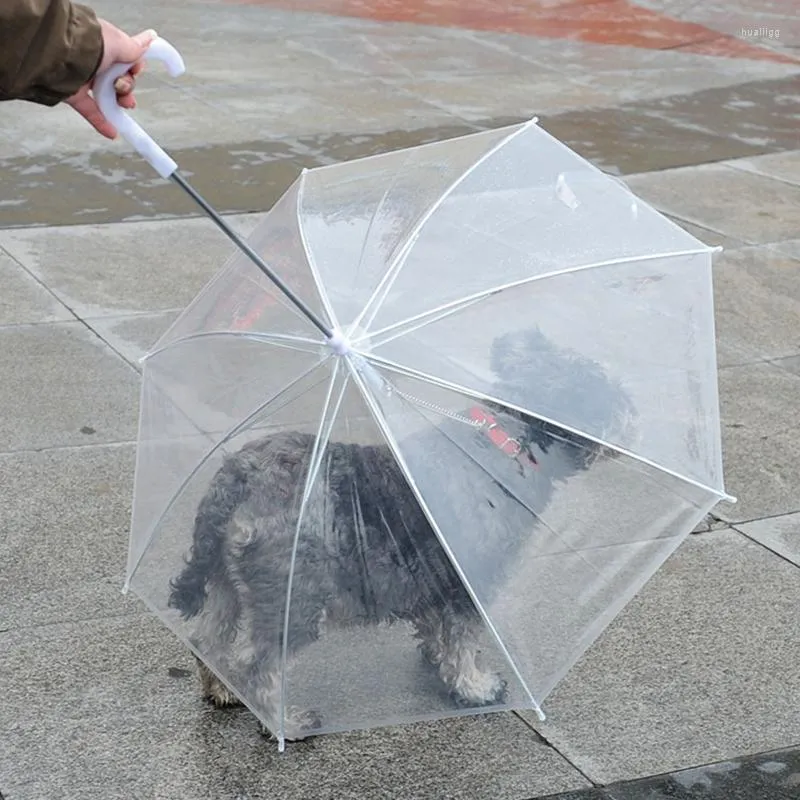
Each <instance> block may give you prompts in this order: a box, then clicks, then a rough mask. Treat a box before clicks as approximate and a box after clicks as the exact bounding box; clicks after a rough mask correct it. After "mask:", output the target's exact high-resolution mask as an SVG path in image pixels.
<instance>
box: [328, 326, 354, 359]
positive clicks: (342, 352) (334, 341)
mask: <svg viewBox="0 0 800 800" xmlns="http://www.w3.org/2000/svg"><path fill="white" fill-rule="evenodd" d="M328 347H330V348H331V350H333V352H334V353H336V355H337V356H346V355H347V354H348V353H349V352H350V342H348V341H347V339H346V338H345V337H344V336H343V335H342V332H341V331H339V330H334V332H333V334H332V335H331V337H330V339H328Z"/></svg>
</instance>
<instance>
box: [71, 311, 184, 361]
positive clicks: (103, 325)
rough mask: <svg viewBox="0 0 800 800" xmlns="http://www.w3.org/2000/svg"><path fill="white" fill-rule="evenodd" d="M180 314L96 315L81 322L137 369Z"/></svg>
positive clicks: (174, 312)
mask: <svg viewBox="0 0 800 800" xmlns="http://www.w3.org/2000/svg"><path fill="white" fill-rule="evenodd" d="M179 314H180V311H178V310H175V311H162V312H159V313H157V314H134V315H133V316H127V317H98V318H96V319H86V320H84V322H85V323H86V324H87V325H88V326H89V327H90V328H91V329H92V330H93V331H95V332H96V333H97V335H98V336H99V337H100V338H101V339H102V340H103V341H104V342H106V343H107V344H108V345H109V346H110V347H112V348H113V349H114V350H115V351H116V352H117V353H119V354H120V355H121V356H122V357H123V358H124V359H125V360H126V361H128V363H130V364H131V366H133V367H134V368H135V369H137V370H139V369H141V367H140V364H139V360H140V359H141V358H143V357H144V356H145V355H146V354H147V353H148V352H149V351H150V349H151V348H152V347H153V345H154V344H155V343H156V342H157V341H158V340H159V339H160V338H161V336H162V335H163V334H164V333H166V331H167V329H168V328H169V326H170V325H172V323H173V322H174V321H175V320H176V319H177V317H178V315H179Z"/></svg>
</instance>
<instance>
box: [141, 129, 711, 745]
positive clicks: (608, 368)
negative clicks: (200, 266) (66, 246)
mask: <svg viewBox="0 0 800 800" xmlns="http://www.w3.org/2000/svg"><path fill="white" fill-rule="evenodd" d="M248 243H249V245H250V246H251V247H252V248H253V250H255V251H256V252H257V253H258V255H259V256H261V257H262V258H263V260H264V261H265V262H266V263H267V264H268V265H269V266H270V267H271V268H272V269H273V270H274V271H275V273H276V274H278V275H279V276H280V277H281V279H282V281H283V282H284V283H285V284H286V286H288V287H289V288H290V289H291V290H292V291H293V292H294V294H295V295H296V296H297V297H298V298H301V299H302V301H303V303H304V304H305V306H306V308H307V309H309V310H310V311H311V312H312V313H313V314H315V315H317V316H318V317H319V319H320V320H323V321H324V323H325V326H323V327H327V328H329V329H330V330H331V331H333V332H334V336H333V337H332V338H331V339H329V340H326V339H325V337H324V336H323V335H321V334H320V332H319V330H318V327H319V326H318V327H315V326H314V325H312V324H311V323H310V322H309V320H308V318H307V315H304V314H301V313H298V311H297V309H296V308H295V306H294V305H293V304H292V303H290V302H288V301H287V300H286V299H285V297H284V296H283V294H281V292H279V291H277V290H276V289H275V288H274V286H273V284H271V283H270V281H269V280H268V279H267V277H265V275H264V274H262V272H260V271H259V270H258V269H256V268H255V267H254V266H253V264H252V262H251V261H250V260H249V259H248V258H246V257H245V256H244V255H242V254H240V253H237V254H236V255H234V256H233V257H232V258H231V259H230V261H229V262H228V264H227V265H225V266H224V268H223V269H222V270H221V272H220V273H219V274H218V275H217V276H216V277H215V278H214V279H213V280H212V281H211V282H210V283H209V284H208V286H206V287H205V289H204V290H203V291H202V292H201V293H200V295H199V296H198V297H197V298H196V299H195V301H194V302H193V303H192V304H191V305H190V306H189V307H188V308H187V309H186V310H185V312H184V313H183V314H182V315H181V316H180V317H179V318H178V320H177V321H176V322H175V323H174V325H173V326H172V327H171V328H170V330H169V331H168V332H167V333H166V334H165V335H164V336H163V337H162V339H161V340H160V341H159V342H158V343H157V345H156V346H155V347H154V349H153V350H152V352H151V353H150V354H149V355H148V356H147V357H146V359H145V360H144V371H143V389H142V403H141V421H140V434H139V448H138V460H137V469H136V482H135V497H134V508H133V523H132V532H131V540H130V554H129V563H128V578H127V585H128V586H130V587H131V588H132V589H133V590H134V591H135V592H136V593H137V594H138V595H139V596H140V597H141V598H142V599H143V600H144V601H145V602H146V603H147V604H148V605H149V606H150V608H151V609H152V610H153V611H155V613H156V614H158V615H159V616H160V617H161V618H162V619H163V620H164V621H165V623H166V624H167V625H169V626H170V628H171V629H172V630H173V631H175V633H176V634H177V635H178V636H180V637H181V639H183V640H184V641H185V642H186V643H187V644H188V645H189V646H190V647H191V648H192V649H193V650H194V652H195V654H196V655H198V657H199V658H200V659H201V660H202V661H203V662H204V663H205V664H206V665H207V667H208V668H209V669H210V670H212V671H213V673H215V674H216V675H217V676H218V678H219V679H221V681H222V682H224V684H225V685H226V686H227V687H229V688H230V690H231V691H232V692H233V693H235V694H236V695H237V696H238V697H239V698H240V699H241V700H243V701H244V702H245V703H246V704H247V705H248V706H249V707H250V708H251V709H252V711H253V712H254V713H255V714H256V715H257V716H259V718H260V719H261V721H262V722H263V723H264V724H265V725H266V726H267V727H268V728H269V729H270V730H272V732H273V733H275V734H276V735H277V737H278V739H279V741H280V743H281V745H282V743H283V740H284V738H290V735H293V734H291V732H289V730H288V726H289V725H290V718H291V714H292V713H294V712H292V711H290V710H291V709H294V708H300V709H313V710H314V712H315V713H314V715H313V719H312V717H303V719H305V720H306V722H307V727H308V731H310V732H313V731H334V730H344V729H352V728H359V727H366V726H371V725H378V724H389V723H396V722H401V721H411V720H419V719H426V718H433V717H440V716H447V715H451V714H460V713H472V712H475V711H477V710H485V709H488V710H498V709H504V708H533V709H535V710H536V711H537V712H539V713H540V715H541V708H540V704H541V702H542V700H543V698H544V697H546V695H547V694H548V692H549V691H550V690H551V689H552V688H553V687H554V686H555V684H556V683H557V682H558V681H559V680H560V679H561V678H562V677H563V676H564V674H565V673H566V672H567V671H568V670H569V668H570V667H571V666H572V665H573V664H574V663H575V661H576V660H577V659H578V658H579V657H580V656H581V654H582V653H584V652H585V650H586V649H587V648H588V647H589V645H590V644H591V643H592V641H594V639H595V638H596V637H597V636H598V635H599V634H600V633H601V631H602V630H603V629H604V628H605V626H606V625H607V624H608V623H609V622H610V621H611V620H612V619H613V618H614V616H615V615H616V614H617V613H618V612H619V610H620V609H621V608H622V607H623V606H624V605H625V603H626V602H627V601H628V600H630V598H631V597H632V596H633V595H634V594H635V593H636V592H637V591H638V590H639V589H640V588H641V586H642V585H643V584H644V583H645V582H646V581H647V580H648V579H649V578H650V577H651V576H652V574H653V573H654V572H655V571H656V570H657V569H658V567H659V566H660V565H661V564H662V563H663V562H664V560H665V559H666V558H667V557H668V556H669V555H670V554H671V553H672V552H673V551H674V550H675V548H676V547H677V546H678V545H679V544H680V543H681V541H682V540H683V539H684V538H685V536H686V535H687V534H688V533H689V532H690V531H691V530H692V528H693V527H694V526H695V525H696V524H697V522H698V521H699V520H701V519H702V518H703V516H704V515H705V514H706V513H707V512H708V511H709V510H710V509H711V508H712V507H713V506H714V505H715V504H716V503H717V502H718V501H719V500H720V499H723V498H726V497H727V495H726V493H725V490H724V487H723V474H722V463H721V447H720V425H719V411H718V398H717V383H716V356H715V343H714V323H713V298H712V284H711V256H712V252H713V250H712V248H709V247H707V246H706V245H704V244H702V243H701V242H699V241H698V240H696V239H695V238H694V237H692V236H691V235H689V234H688V233H686V232H685V231H684V230H682V229H681V228H679V227H678V226H676V225H675V224H673V223H672V222H671V221H669V220H667V219H666V218H665V217H663V216H662V215H660V214H659V213H658V212H657V211H655V210H654V209H653V208H651V207H649V206H648V205H646V204H645V203H643V202H642V201H640V200H638V199H637V198H636V197H635V196H634V195H632V194H631V193H630V191H629V190H628V189H627V188H626V187H625V186H624V185H622V184H621V183H620V182H619V181H617V180H615V179H613V178H611V177H609V176H607V175H605V174H603V173H602V172H600V171H599V170H597V169H596V168H595V167H593V166H592V165H590V164H589V163H587V162H586V161H585V160H583V159H582V158H580V157H579V156H578V155H577V154H575V153H574V152H572V151H571V150H570V149H569V148H567V147H566V146H564V145H563V144H561V143H560V142H558V141H557V140H555V139H554V138H553V137H551V136H550V135H548V134H547V133H546V132H545V131H543V130H542V129H541V128H539V127H538V126H537V125H536V124H535V123H534V122H530V123H526V124H522V125H517V126H512V127H508V128H503V129H498V130H492V131H487V132H484V133H479V134H475V135H471V136H466V137H461V138H458V139H453V140H449V141H443V142H439V143H435V144H430V145H425V146H422V147H416V148H411V149H407V150H401V151H396V152H391V153H386V154H383V155H378V156H373V157H370V158H365V159H360V160H357V161H351V162H347V163H342V164H336V165H333V166H329V167H322V168H319V169H314V170H310V171H306V172H304V173H303V174H302V175H301V176H300V177H299V178H298V180H297V181H296V182H295V183H294V185H293V186H292V187H291V188H290V189H289V190H288V191H287V193H286V194H285V196H284V197H283V198H282V199H281V200H280V201H279V202H278V204H277V205H276V206H275V207H274V208H273V209H272V210H271V211H270V213H269V214H268V215H267V216H266V218H265V219H264V221H263V222H262V223H261V224H260V225H259V227H258V228H257V229H256V230H255V232H254V233H253V234H252V235H251V237H250V238H249V240H248ZM209 521H210V522H209ZM204 526H205V527H204ZM209 526H210V527H209ZM207 528H208V530H211V529H213V531H214V532H215V533H214V535H213V536H212V535H211V534H209V533H208V530H207ZM204 531H205V533H204ZM204 536H205V537H206V538H205V539H204V538H203V537H204ZM215 537H216V538H215ZM212 539H213V540H214V541H211V540H212ZM192 570H195V573H192ZM197 570H200V572H197ZM202 570H205V572H202ZM192 575H194V578H193V577H192ZM198 576H199V577H198ZM192 580H194V584H192ZM182 581H183V583H182ZM198 581H199V583H198ZM189 584H192V586H191V587H190V586H189ZM192 587H193V589H194V590H196V591H195V596H194V598H193V599H191V600H189V599H187V598H188V596H189V594H190V593H191V592H190V589H191V588H192ZM181 592H183V595H181ZM220 598H222V599H220ZM451 617H454V618H456V619H458V620H462V621H463V620H467V621H468V622H469V624H467V625H466V628H467V629H468V630H466V632H464V631H461V629H460V628H458V626H457V625H454V624H451V622H447V620H450V619H451ZM459 631H460V632H459ZM420 641H421V642H422V648H421V649H422V651H423V655H425V656H426V657H427V658H426V659H421V658H420V656H419V654H418V652H417V645H418V644H419V643H420ZM254 653H257V655H254ZM479 658H480V660H482V662H483V663H482V665H481V666H478V665H477V661H476V660H477V659H479ZM265 660H266V661H268V662H269V669H265V670H261V671H260V670H259V668H258V662H260V661H265ZM451 662H452V663H451ZM431 665H432V666H433V667H434V669H433V670H431V669H430V667H431ZM448 665H449V666H448ZM450 667H452V670H451V672H453V673H454V674H450V673H448V669H450ZM442 681H444V688H445V689H446V691H443V690H442V683H441V682H442ZM300 727H301V728H302V727H303V725H300ZM295 733H296V731H295Z"/></svg>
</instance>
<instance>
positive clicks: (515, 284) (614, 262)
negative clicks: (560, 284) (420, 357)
mask: <svg viewBox="0 0 800 800" xmlns="http://www.w3.org/2000/svg"><path fill="white" fill-rule="evenodd" d="M713 249H714V248H713V247H704V248H693V249H691V250H677V251H674V252H671V253H657V254H647V255H638V256H621V257H619V258H611V259H606V260H604V261H594V262H592V263H590V264H583V265H580V266H574V267H562V268H560V269H557V270H551V271H550V272H543V273H541V274H540V275H529V276H527V277H525V278H520V279H519V280H516V281H509V282H508V283H504V284H500V285H498V286H493V287H491V288H489V289H482V290H481V291H479V292H475V293H474V294H471V295H467V296H466V297H462V298H459V299H458V300H451V301H450V302H448V303H444V304H442V305H440V306H437V307H436V308H432V309H429V310H427V311H422V312H420V313H419V314H415V315H414V316H412V317H407V318H406V319H403V320H400V321H399V322H393V323H392V324H391V325H387V326H386V327H385V328H380V329H378V330H377V331H370V332H368V333H365V334H363V335H362V336H360V337H359V338H358V339H356V340H354V341H353V342H352V344H353V345H354V346H356V345H358V343H359V342H361V341H363V340H365V339H370V340H372V346H373V347H377V346H378V345H379V344H386V343H387V342H390V341H392V340H393V339H396V338H397V337H399V336H403V335H405V334H407V333H410V332H412V331H414V330H417V329H418V328H419V327H422V326H423V325H428V324H430V323H432V322H438V321H439V320H441V319H444V318H445V317H447V316H449V315H450V314H454V313H456V312H458V311H461V310H462V309H463V308H466V307H467V306H469V305H473V304H474V303H478V302H480V301H481V300H484V299H486V298H487V297H491V296H492V295H495V294H500V293H501V292H505V291H508V290H509V289H517V288H519V287H520V286H526V285H528V284H531V283H535V282H536V281H541V280H545V279H547V278H557V277H559V276H561V275H571V274H574V273H576V272H584V271H586V270H590V269H601V268H603V267H616V266H619V265H621V264H635V263H638V262H646V261H657V260H659V259H663V258H680V257H681V256H694V255H701V254H703V253H709V252H712V251H713ZM413 323H418V324H417V325H416V326H415V327H413V328H409V329H408V330H404V329H403V327H404V326H407V325H411V324H413ZM398 328H400V329H401V330H399V331H398V330H397V329H398ZM391 331H395V335H394V336H391V337H389V338H387V339H384V340H382V341H380V342H378V343H377V344H376V343H375V337H377V336H381V335H382V334H385V333H389V332H391Z"/></svg>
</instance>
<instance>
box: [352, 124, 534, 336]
mask: <svg viewBox="0 0 800 800" xmlns="http://www.w3.org/2000/svg"><path fill="white" fill-rule="evenodd" d="M535 124H536V123H535V122H533V121H529V122H525V123H522V124H521V125H520V126H519V127H518V128H516V129H515V130H513V131H512V132H511V133H509V134H508V135H506V136H504V137H503V138H502V139H501V140H500V141H499V142H498V143H497V144H495V145H493V146H492V147H490V148H489V149H488V150H487V151H486V152H485V153H484V154H483V155H482V156H481V157H480V158H479V159H478V160H477V161H475V163H474V164H472V165H471V166H470V167H468V168H467V169H466V170H464V172H463V173H461V175H459V176H458V177H457V178H456V179H455V180H454V181H453V182H452V183H451V184H450V185H449V186H448V187H447V188H446V189H445V190H444V192H442V194H441V195H440V196H439V197H438V198H437V199H436V200H435V201H434V202H433V203H431V205H430V206H429V207H428V209H427V210H426V211H425V212H424V213H423V215H422V216H421V217H420V218H419V220H418V221H417V223H416V224H415V225H414V227H413V228H412V229H411V232H410V233H409V234H408V236H407V237H406V240H405V242H404V244H403V246H402V247H401V248H400V250H399V251H398V253H397V255H396V256H395V257H394V258H393V259H392V261H391V263H390V264H389V267H388V269H387V270H386V274H385V275H384V276H383V278H382V279H381V281H380V282H379V283H378V285H377V286H376V287H375V289H374V290H373V292H372V294H371V295H370V297H369V299H368V300H367V302H366V303H365V304H364V308H363V309H362V311H361V313H360V314H359V315H358V316H357V317H356V319H355V321H354V322H353V324H352V325H351V330H355V329H356V328H358V327H362V328H368V327H369V325H370V324H371V323H372V321H373V320H374V319H375V315H376V314H377V313H378V311H379V309H380V307H381V305H382V303H383V299H384V298H385V297H386V295H387V294H388V293H389V291H390V290H391V288H392V285H393V284H394V282H395V280H396V279H397V276H398V275H399V273H400V270H401V269H402V267H403V265H404V264H405V262H406V259H407V257H408V254H409V253H410V252H411V248H412V247H413V246H414V243H415V242H416V239H417V237H418V236H419V234H420V232H421V231H422V229H423V228H424V227H425V225H426V224H427V223H428V221H429V220H430V218H431V217H432V216H433V215H434V214H435V213H436V211H438V209H439V208H440V207H441V206H442V205H443V204H444V202H445V201H446V200H447V198H448V197H450V195H451V194H453V192H454V191H455V190H456V189H457V188H458V187H459V186H460V185H461V184H462V183H463V182H464V181H465V180H466V179H467V178H468V177H469V176H470V175H471V174H472V173H473V172H474V171H475V170H476V169H478V167H480V166H481V165H482V164H483V163H484V162H485V161H486V160H487V159H489V158H491V157H492V156H493V155H494V154H495V153H496V152H498V151H499V150H500V149H502V148H503V147H505V145H507V144H508V143H509V142H510V141H511V140H512V139H514V138H515V137H517V136H519V135H520V134H521V133H522V132H523V131H526V130H528V128H530V127H531V126H532V125H535ZM373 304H375V307H374V308H372V306H373ZM367 314H370V319H369V321H368V322H367V323H366V324H365V323H364V318H365V317H366V316H367Z"/></svg>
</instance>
